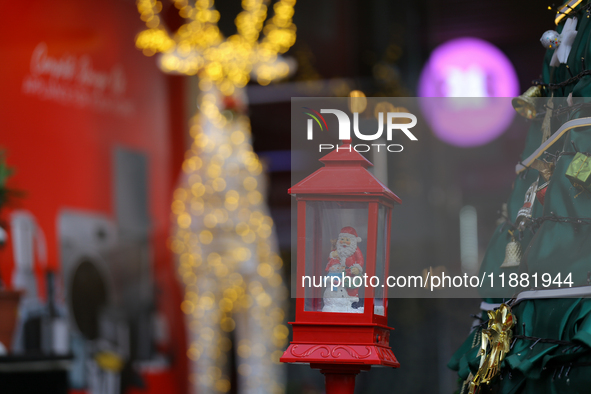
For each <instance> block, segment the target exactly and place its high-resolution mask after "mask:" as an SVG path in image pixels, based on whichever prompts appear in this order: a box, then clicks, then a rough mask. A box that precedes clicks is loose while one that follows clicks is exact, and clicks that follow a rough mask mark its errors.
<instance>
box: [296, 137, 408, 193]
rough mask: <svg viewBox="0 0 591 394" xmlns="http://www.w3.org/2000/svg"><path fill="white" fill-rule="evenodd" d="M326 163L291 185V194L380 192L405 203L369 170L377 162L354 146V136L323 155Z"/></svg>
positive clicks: (323, 161)
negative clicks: (356, 149) (367, 157)
mask: <svg viewBox="0 0 591 394" xmlns="http://www.w3.org/2000/svg"><path fill="white" fill-rule="evenodd" d="M320 161H321V162H322V163H323V164H324V167H322V168H320V169H319V170H317V171H315V172H314V173H312V174H311V175H309V176H308V177H306V178H305V179H303V180H302V181H300V182H298V183H297V184H296V185H294V186H292V187H291V188H290V189H289V191H288V192H289V193H290V194H295V195H301V194H330V195H344V196H351V195H360V196H361V195H364V196H380V197H383V198H386V199H387V200H391V201H394V202H396V203H398V204H400V203H402V201H401V200H400V198H398V196H397V195H396V194H394V193H393V192H392V191H391V190H390V189H388V188H387V187H386V186H385V185H384V184H383V183H382V182H380V181H379V180H378V179H377V178H376V177H375V176H373V174H372V173H371V172H369V171H368V170H367V168H369V167H373V164H371V162H370V161H369V160H367V159H366V158H365V157H363V156H362V155H361V154H360V153H359V152H357V151H355V150H354V149H353V147H352V146H351V140H348V141H345V142H344V143H343V145H341V146H339V147H337V149H335V150H333V151H332V152H330V153H329V154H328V155H326V156H324V157H322V158H321V159H320Z"/></svg>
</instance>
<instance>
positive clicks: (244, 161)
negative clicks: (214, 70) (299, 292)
mask: <svg viewBox="0 0 591 394" xmlns="http://www.w3.org/2000/svg"><path fill="white" fill-rule="evenodd" d="M228 99H229V98H228V97H224V96H223V95H221V94H219V93H218V94H217V95H216V94H214V93H206V94H203V95H202V97H201V98H200V109H201V113H200V114H198V115H196V116H195V117H194V118H193V120H192V126H191V135H192V137H193V138H194V142H193V145H192V147H191V150H190V151H188V152H187V158H186V160H185V161H184V164H183V172H184V182H183V185H182V186H181V187H180V188H178V189H177V190H176V191H175V192H174V196H173V203H172V212H173V217H174V219H175V220H176V223H177V231H176V234H174V235H173V237H172V239H171V245H170V246H171V249H172V251H173V252H174V253H175V254H177V255H178V256H179V274H180V277H181V278H182V281H183V282H184V284H185V290H186V291H185V300H184V301H183V303H182V305H181V308H182V310H183V312H184V313H185V314H186V315H187V317H188V319H187V320H188V327H189V330H190V337H191V338H192V343H191V345H190V348H189V350H188V352H187V355H188V357H189V358H190V359H191V360H193V361H195V368H194V371H193V372H194V373H193V374H192V381H193V383H194V384H195V386H196V387H197V389H198V390H197V392H199V393H209V392H227V391H229V390H230V376H229V371H228V370H227V369H228V356H227V353H228V352H229V351H230V350H231V348H232V346H234V350H235V352H236V355H237V367H238V374H239V388H240V389H241V390H244V392H249V390H255V389H256V392H260V393H282V392H283V390H284V387H283V376H282V371H281V367H280V366H279V365H278V364H279V363H278V361H279V357H280V356H281V354H282V349H283V347H284V346H285V345H286V343H287V337H288V334H289V330H288V328H287V326H286V325H285V324H284V319H285V312H284V303H285V300H286V299H287V296H288V295H287V289H286V287H285V285H284V283H283V279H282V276H281V267H282V265H283V262H282V260H281V258H280V257H279V255H278V254H277V245H276V241H275V237H274V233H273V220H272V219H271V217H270V216H269V215H268V213H267V212H266V206H265V203H264V197H263V194H262V192H261V190H264V187H263V186H264V185H263V184H262V183H264V178H263V177H262V170H263V167H262V164H261V162H260V161H259V159H258V157H257V155H256V154H255V153H254V152H253V151H252V145H251V144H250V121H249V119H248V117H247V116H246V115H244V114H243V110H241V109H240V104H238V105H236V104H235V100H236V99H237V98H236V97H232V98H231V100H228ZM220 108H224V109H223V110H222V111H220ZM233 331H234V337H235V338H236V343H234V344H232V343H231V341H230V339H229V337H228V335H227V334H226V333H230V332H233ZM239 392H240V391H239Z"/></svg>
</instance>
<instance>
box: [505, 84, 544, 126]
mask: <svg viewBox="0 0 591 394" xmlns="http://www.w3.org/2000/svg"><path fill="white" fill-rule="evenodd" d="M536 97H542V87H541V86H540V85H535V86H532V87H531V88H529V89H527V91H526V92H525V93H523V94H522V95H521V96H519V97H515V98H514V99H513V100H511V104H513V108H515V111H517V113H518V114H519V115H521V116H523V117H524V118H527V119H533V118H535V117H536V114H537V112H538V111H537V108H536V100H535V98H536Z"/></svg>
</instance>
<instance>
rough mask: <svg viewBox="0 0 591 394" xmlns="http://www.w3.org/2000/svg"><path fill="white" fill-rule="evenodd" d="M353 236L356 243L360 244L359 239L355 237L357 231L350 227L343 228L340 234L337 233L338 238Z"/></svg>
mask: <svg viewBox="0 0 591 394" xmlns="http://www.w3.org/2000/svg"><path fill="white" fill-rule="evenodd" d="M347 235H348V236H354V237H355V240H356V241H357V242H361V238H360V237H358V236H357V231H355V229H354V228H353V227H351V226H347V227H343V228H342V229H341V232H340V233H339V237H340V236H347Z"/></svg>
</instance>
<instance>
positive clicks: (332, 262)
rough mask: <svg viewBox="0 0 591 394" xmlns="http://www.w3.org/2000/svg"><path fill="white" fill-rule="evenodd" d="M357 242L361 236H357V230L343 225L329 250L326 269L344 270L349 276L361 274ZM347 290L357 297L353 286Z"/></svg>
mask: <svg viewBox="0 0 591 394" xmlns="http://www.w3.org/2000/svg"><path fill="white" fill-rule="evenodd" d="M358 242H361V238H360V237H358V236H357V231H355V229H354V228H353V227H350V226H347V227H343V228H342V229H341V232H340V233H339V237H338V239H337V242H336V245H335V249H334V250H332V251H331V252H330V256H329V261H328V264H327V265H326V271H327V272H329V273H333V274H334V273H340V272H342V271H345V274H346V275H347V276H351V277H354V276H358V275H361V274H363V263H364V260H363V254H361V250H360V249H359V247H357V243H358ZM352 280H353V278H351V281H352ZM347 284H348V283H347ZM347 292H348V293H349V295H350V296H351V297H357V296H358V294H359V290H358V289H357V288H355V287H351V288H349V289H347Z"/></svg>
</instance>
